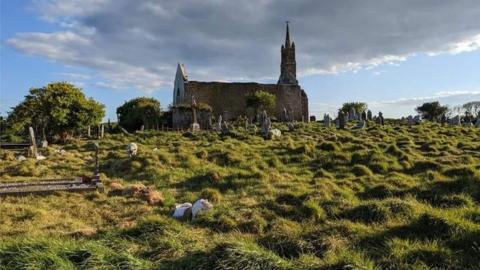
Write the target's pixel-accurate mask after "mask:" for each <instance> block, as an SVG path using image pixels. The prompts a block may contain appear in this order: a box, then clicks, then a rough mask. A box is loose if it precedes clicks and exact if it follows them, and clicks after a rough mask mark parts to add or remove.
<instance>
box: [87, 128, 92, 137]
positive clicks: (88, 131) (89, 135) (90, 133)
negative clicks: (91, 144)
mask: <svg viewBox="0 0 480 270" xmlns="http://www.w3.org/2000/svg"><path fill="white" fill-rule="evenodd" d="M87 136H88V137H91V136H92V130H91V127H90V126H88V128H87Z"/></svg>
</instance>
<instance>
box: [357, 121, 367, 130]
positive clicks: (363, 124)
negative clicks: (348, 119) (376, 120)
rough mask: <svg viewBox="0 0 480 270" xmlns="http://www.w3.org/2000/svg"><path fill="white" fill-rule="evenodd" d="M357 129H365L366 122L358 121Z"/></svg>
mask: <svg viewBox="0 0 480 270" xmlns="http://www.w3.org/2000/svg"><path fill="white" fill-rule="evenodd" d="M355 128H356V129H364V128H365V121H364V120H360V121H358V123H357V125H356V126H355Z"/></svg>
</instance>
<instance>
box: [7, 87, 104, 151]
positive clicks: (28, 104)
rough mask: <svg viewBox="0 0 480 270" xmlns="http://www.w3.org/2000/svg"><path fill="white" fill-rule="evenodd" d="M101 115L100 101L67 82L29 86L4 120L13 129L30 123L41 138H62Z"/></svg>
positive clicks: (24, 127)
mask: <svg viewBox="0 0 480 270" xmlns="http://www.w3.org/2000/svg"><path fill="white" fill-rule="evenodd" d="M104 116H105V109H104V105H102V104H100V103H98V102H96V101H95V100H93V99H92V98H88V99H87V98H86V97H85V95H84V94H83V92H82V90H81V89H80V88H77V87H75V86H74V85H73V84H70V83H68V82H55V83H50V84H48V85H46V86H44V87H42V88H31V89H30V91H29V94H28V95H26V96H25V99H24V100H23V101H22V102H21V103H20V104H18V105H17V106H16V107H14V108H12V111H11V112H10V113H9V115H8V118H7V121H8V125H9V127H11V129H12V130H13V131H14V132H17V133H19V132H24V131H25V130H26V129H27V128H28V126H33V127H34V128H35V130H37V131H38V132H40V135H41V136H42V137H44V138H48V139H49V140H51V139H56V138H59V139H60V140H61V141H65V140H66V139H67V138H68V137H70V136H75V134H76V133H79V132H80V131H81V130H82V129H85V128H86V127H87V126H89V125H98V124H100V122H101V121H102V118H103V117H104Z"/></svg>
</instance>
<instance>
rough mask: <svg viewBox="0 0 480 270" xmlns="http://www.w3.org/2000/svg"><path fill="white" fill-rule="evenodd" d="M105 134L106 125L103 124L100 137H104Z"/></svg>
mask: <svg viewBox="0 0 480 270" xmlns="http://www.w3.org/2000/svg"><path fill="white" fill-rule="evenodd" d="M103 136H105V126H104V125H103V124H102V125H101V126H100V138H103Z"/></svg>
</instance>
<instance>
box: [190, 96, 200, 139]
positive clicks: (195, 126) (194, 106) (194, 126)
mask: <svg viewBox="0 0 480 270" xmlns="http://www.w3.org/2000/svg"><path fill="white" fill-rule="evenodd" d="M190 107H191V108H192V119H193V123H192V126H191V129H192V132H195V131H199V130H200V125H199V124H198V122H197V101H196V100H195V96H192V104H191V106H190Z"/></svg>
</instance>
